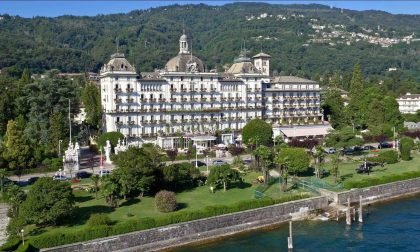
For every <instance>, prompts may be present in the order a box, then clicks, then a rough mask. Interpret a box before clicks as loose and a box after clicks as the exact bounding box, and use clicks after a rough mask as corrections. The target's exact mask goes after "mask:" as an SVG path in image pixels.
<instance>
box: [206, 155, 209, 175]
mask: <svg viewBox="0 0 420 252" xmlns="http://www.w3.org/2000/svg"><path fill="white" fill-rule="evenodd" d="M206 165H207V176H208V175H209V156H208V155H207V156H206Z"/></svg>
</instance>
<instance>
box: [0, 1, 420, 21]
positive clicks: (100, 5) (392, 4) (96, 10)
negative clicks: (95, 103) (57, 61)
mask: <svg viewBox="0 0 420 252" xmlns="http://www.w3.org/2000/svg"><path fill="white" fill-rule="evenodd" d="M242 1H244V0H242ZM245 1H247V0H245ZM231 2H234V1H223V0H220V1H200V0H196V1H188V0H184V1H163V0H160V1H156V0H155V1H144V0H142V1H140V0H137V1H111V0H107V1H100V0H99V1H98V0H97V1H87V0H85V1H65V0H58V1H21V0H14V1H7V0H0V14H6V13H7V14H9V15H19V16H22V17H29V18H30V17H34V16H47V17H56V16H61V15H77V16H95V15H98V14H111V13H127V12H130V11H132V10H135V9H148V8H150V7H158V6H165V5H171V4H175V3H177V4H191V3H195V4H199V3H205V4H208V5H223V4H226V3H231ZM252 2H257V0H254V1H252ZM260 2H269V3H273V4H291V3H298V4H310V3H318V4H324V5H328V6H334V7H337V8H344V9H352V10H382V11H386V12H389V13H393V14H420V1H311V0H301V1H275V0H271V1H270V0H266V1H264V0H263V1H260Z"/></svg>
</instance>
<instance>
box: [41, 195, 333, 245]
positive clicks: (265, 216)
mask: <svg viewBox="0 0 420 252" xmlns="http://www.w3.org/2000/svg"><path fill="white" fill-rule="evenodd" d="M327 206H328V199H327V197H316V198H311V199H303V200H298V201H293V202H287V203H282V204H277V205H273V206H268V207H263V208H258V209H252V210H248V211H243V212H238V213H232V214H226V215H221V216H216V217H211V218H206V219H200V220H195V221H190V222H184V223H179V224H174V225H169V226H165V227H161V228H153V229H149V230H144V231H138V232H133V233H128V234H122V235H117V236H112V237H107V238H101V239H96V240H91V241H86V242H80V243H74V244H69V245H64V246H60V247H55V248H48V249H42V250H41V251H60V252H67V251H68V252H70V251H92V252H93V251H101V252H105V251H153V250H160V249H164V248H167V247H172V246H176V245H181V244H186V243H190V242H195V241H200V240H203V239H210V238H216V237H220V236H224V235H229V234H232V233H236V232H241V231H246V230H251V229H255V228H259V227H264V226H267V225H273V224H276V223H281V222H284V221H287V220H289V219H290V214H291V213H297V212H299V211H301V210H302V209H305V208H308V209H309V210H316V209H322V208H326V207H327Z"/></svg>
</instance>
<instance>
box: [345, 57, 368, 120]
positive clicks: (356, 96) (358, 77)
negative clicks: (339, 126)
mask: <svg viewBox="0 0 420 252" xmlns="http://www.w3.org/2000/svg"><path fill="white" fill-rule="evenodd" d="M363 86H364V85H363V77H362V71H361V68H360V64H356V65H355V66H354V70H353V77H352V78H351V82H350V102H349V105H348V106H347V108H346V115H347V120H348V121H349V122H350V123H351V124H352V125H353V127H355V128H362V127H364V126H365V124H366V115H365V114H366V109H364V108H363V104H362V101H363V96H364V95H365V93H364V87H363Z"/></svg>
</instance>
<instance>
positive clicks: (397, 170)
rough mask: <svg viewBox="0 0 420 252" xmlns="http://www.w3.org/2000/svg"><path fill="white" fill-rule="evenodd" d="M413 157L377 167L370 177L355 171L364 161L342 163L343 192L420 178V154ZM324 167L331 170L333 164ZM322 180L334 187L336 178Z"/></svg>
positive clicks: (340, 172) (340, 175) (329, 177)
mask: <svg viewBox="0 0 420 252" xmlns="http://www.w3.org/2000/svg"><path fill="white" fill-rule="evenodd" d="M411 156H412V159H411V160H410V161H403V160H401V161H399V162H398V163H395V164H385V165H384V167H381V166H375V167H373V169H372V172H371V173H370V174H369V175H368V174H366V173H360V174H359V173H357V172H356V171H355V169H356V168H357V167H358V166H359V165H361V164H362V163H363V161H357V162H354V161H351V162H342V163H340V164H339V176H338V177H339V178H340V182H341V183H342V184H343V187H342V189H341V190H347V189H351V188H360V187H368V186H374V185H378V184H384V183H390V182H394V181H398V180H404V179H410V178H415V177H420V166H419V164H420V154H418V153H413V154H411ZM324 166H325V169H327V170H330V169H331V163H326V164H325V165H324ZM322 180H324V181H325V182H327V183H328V184H330V185H334V178H333V176H332V175H330V176H328V177H324V178H323V179H322Z"/></svg>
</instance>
